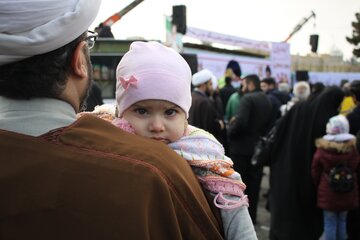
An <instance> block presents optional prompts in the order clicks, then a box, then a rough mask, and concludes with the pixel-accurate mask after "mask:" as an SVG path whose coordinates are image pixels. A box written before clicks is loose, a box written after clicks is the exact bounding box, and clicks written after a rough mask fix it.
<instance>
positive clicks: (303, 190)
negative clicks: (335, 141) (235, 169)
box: [270, 87, 344, 240]
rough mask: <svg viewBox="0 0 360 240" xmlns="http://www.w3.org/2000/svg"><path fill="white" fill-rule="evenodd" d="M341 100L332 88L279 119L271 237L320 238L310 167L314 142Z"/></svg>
mask: <svg viewBox="0 0 360 240" xmlns="http://www.w3.org/2000/svg"><path fill="white" fill-rule="evenodd" d="M343 97H344V94H343V92H342V90H341V89H340V88H338V87H331V88H329V89H327V90H325V91H324V92H322V93H321V94H320V95H318V96H317V97H315V98H313V99H311V100H307V101H305V102H300V103H298V104H296V105H294V106H293V107H292V108H291V109H290V111H289V112H288V113H287V114H286V115H285V116H284V117H283V118H281V119H280V120H279V123H278V124H277V135H276V137H275V142H274V148H273V150H272V156H271V163H270V170H271V175H270V188H271V193H270V211H271V235H272V236H275V237H276V239H278V240H288V239H292V240H297V239H299V240H303V239H307V240H312V239H314V240H315V239H316V240H317V239H319V237H320V236H321V234H322V232H323V223H322V211H321V210H320V209H319V208H317V206H316V188H315V186H314V183H313V181H312V176H311V164H312V159H313V155H314V153H315V150H316V148H315V139H316V138H319V137H322V136H323V135H324V134H325V129H326V123H327V121H328V120H329V118H330V117H332V116H334V115H336V114H338V111H337V109H338V107H339V106H340V104H341V101H342V99H343Z"/></svg>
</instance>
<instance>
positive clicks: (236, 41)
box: [185, 27, 270, 53]
mask: <svg viewBox="0 0 360 240" xmlns="http://www.w3.org/2000/svg"><path fill="white" fill-rule="evenodd" d="M185 36H187V37H191V38H195V39H198V40H201V41H205V42H210V43H221V44H226V45H230V46H237V47H241V48H244V49H254V50H261V51H265V52H267V53H270V46H269V45H270V44H269V42H265V41H256V40H251V39H246V38H241V37H236V36H231V35H226V34H221V33H216V32H211V31H206V30H202V29H198V28H194V27H187V28H186V34H185Z"/></svg>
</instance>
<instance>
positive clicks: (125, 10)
mask: <svg viewBox="0 0 360 240" xmlns="http://www.w3.org/2000/svg"><path fill="white" fill-rule="evenodd" d="M143 1H144V0H135V1H133V2H131V3H130V4H129V5H127V6H126V7H124V8H123V9H121V10H120V11H119V12H117V13H115V14H113V15H112V16H111V17H109V18H108V19H106V20H105V21H104V22H103V25H104V26H109V27H111V25H113V24H114V23H116V22H117V21H119V20H120V18H122V17H123V16H124V15H125V14H127V13H128V12H130V11H131V10H132V9H133V8H135V7H136V6H137V5H139V4H140V3H141V2H143Z"/></svg>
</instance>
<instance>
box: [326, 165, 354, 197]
mask: <svg viewBox="0 0 360 240" xmlns="http://www.w3.org/2000/svg"><path fill="white" fill-rule="evenodd" d="M329 186H330V189H331V190H333V191H334V192H340V193H346V192H351V191H352V190H353V189H354V175H353V172H352V170H351V169H350V168H349V167H348V166H347V165H346V164H343V163H341V164H338V165H336V166H335V167H333V168H331V169H330V172H329Z"/></svg>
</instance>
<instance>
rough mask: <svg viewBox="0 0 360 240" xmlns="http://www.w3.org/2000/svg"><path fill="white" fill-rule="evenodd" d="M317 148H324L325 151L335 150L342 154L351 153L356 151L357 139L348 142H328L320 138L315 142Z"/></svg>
mask: <svg viewBox="0 0 360 240" xmlns="http://www.w3.org/2000/svg"><path fill="white" fill-rule="evenodd" d="M315 145H316V147H317V148H322V149H325V150H335V151H337V152H340V153H346V152H351V151H353V150H354V149H356V139H352V140H349V141H346V142H335V141H328V140H325V139H323V138H318V139H316V141H315Z"/></svg>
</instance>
